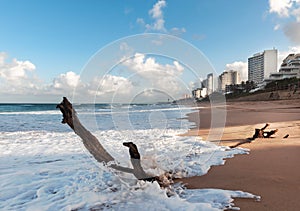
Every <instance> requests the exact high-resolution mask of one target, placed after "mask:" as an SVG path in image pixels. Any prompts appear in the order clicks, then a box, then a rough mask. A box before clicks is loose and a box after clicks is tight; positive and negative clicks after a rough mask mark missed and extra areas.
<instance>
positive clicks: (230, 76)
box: [219, 70, 240, 92]
mask: <svg viewBox="0 0 300 211" xmlns="http://www.w3.org/2000/svg"><path fill="white" fill-rule="evenodd" d="M239 83H240V76H239V73H238V72H237V71H234V70H229V71H224V72H223V73H222V74H221V75H220V76H219V90H220V91H221V92H225V89H226V85H232V84H239Z"/></svg>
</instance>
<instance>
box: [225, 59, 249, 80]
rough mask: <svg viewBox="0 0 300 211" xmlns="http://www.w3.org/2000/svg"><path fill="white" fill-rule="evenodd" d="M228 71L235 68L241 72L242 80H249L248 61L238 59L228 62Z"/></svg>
mask: <svg viewBox="0 0 300 211" xmlns="http://www.w3.org/2000/svg"><path fill="white" fill-rule="evenodd" d="M225 70H226V71H228V70H235V71H238V72H239V75H240V79H241V81H247V80H248V63H247V62H242V61H236V62H233V63H230V64H226V68H225Z"/></svg>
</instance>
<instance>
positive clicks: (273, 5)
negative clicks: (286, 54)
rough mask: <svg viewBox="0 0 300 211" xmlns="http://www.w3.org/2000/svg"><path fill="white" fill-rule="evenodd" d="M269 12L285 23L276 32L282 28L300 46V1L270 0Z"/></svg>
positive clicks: (276, 28) (277, 27)
mask: <svg viewBox="0 0 300 211" xmlns="http://www.w3.org/2000/svg"><path fill="white" fill-rule="evenodd" d="M269 7H270V8H269V12H270V13H275V14H277V15H278V17H279V20H278V21H280V20H283V19H287V20H288V21H285V22H283V27H279V26H280V24H277V25H276V26H275V27H274V30H278V29H279V28H282V30H283V32H284V34H285V36H286V37H287V38H289V39H290V41H291V42H293V43H295V44H300V38H299V37H300V0H269Z"/></svg>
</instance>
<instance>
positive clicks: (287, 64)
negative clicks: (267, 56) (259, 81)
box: [269, 53, 300, 81]
mask: <svg viewBox="0 0 300 211" xmlns="http://www.w3.org/2000/svg"><path fill="white" fill-rule="evenodd" d="M293 77H297V78H300V53H298V54H289V55H288V56H287V57H286V58H285V59H284V60H283V61H282V64H281V66H280V69H279V72H275V73H271V74H270V78H269V81H272V80H280V79H284V78H293Z"/></svg>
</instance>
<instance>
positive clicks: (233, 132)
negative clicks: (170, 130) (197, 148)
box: [180, 100, 300, 210]
mask: <svg viewBox="0 0 300 211" xmlns="http://www.w3.org/2000/svg"><path fill="white" fill-rule="evenodd" d="M299 105H300V100H280V101H258V102H251V103H249V102H229V103H228V104H227V106H226V110H227V119H226V124H225V128H224V133H223V135H222V138H221V141H220V142H219V143H218V144H220V145H226V146H232V145H234V144H237V143H239V142H241V141H243V140H245V139H246V138H247V137H251V136H252V135H253V134H254V129H255V128H261V127H263V126H264V124H265V123H270V130H271V129H276V128H278V129H279V131H278V133H276V134H275V135H274V136H273V138H269V139H256V140H255V141H253V142H251V143H247V144H243V145H240V147H242V148H248V149H250V153H249V154H246V155H245V154H244V155H236V156H235V157H234V158H230V159H226V163H225V165H222V166H213V167H212V168H211V169H210V170H209V172H208V173H207V174H205V175H203V176H197V177H190V178H183V179H180V181H181V182H183V183H184V184H186V186H187V188H191V189H193V188H218V189H226V190H242V191H246V192H250V193H252V194H255V195H259V196H261V201H260V202H256V201H254V200H253V199H252V200H251V199H241V198H237V199H235V200H234V203H235V205H236V206H238V207H240V208H241V210H297V208H298V207H300V201H299V200H296V196H297V194H298V192H299V191H300V180H299V178H300V168H299V167H298V166H299V162H300V153H299V152H300V106H299ZM210 110H211V109H209V108H206V109H201V110H200V111H199V112H197V111H196V112H193V113H191V114H189V115H188V118H189V121H192V122H195V123H196V127H195V128H193V129H191V130H190V131H189V132H188V133H187V134H184V135H188V136H201V137H203V140H206V138H207V137H208V133H209V127H208V126H210V119H209V120H208V117H209V116H210V115H211V113H210ZM197 118H200V120H201V121H197ZM268 129H269V128H268ZM268 129H266V130H268ZM287 134H289V137H288V138H287V139H283V137H284V136H285V135H287ZM297 178H298V179H297Z"/></svg>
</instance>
